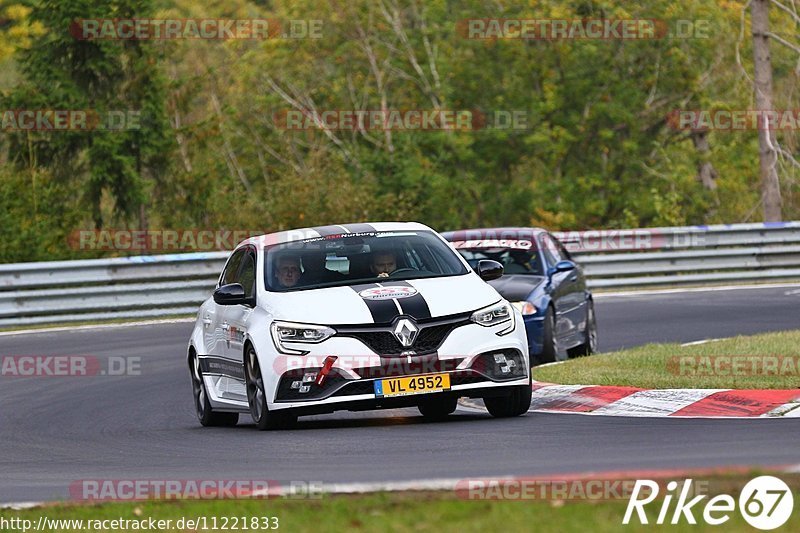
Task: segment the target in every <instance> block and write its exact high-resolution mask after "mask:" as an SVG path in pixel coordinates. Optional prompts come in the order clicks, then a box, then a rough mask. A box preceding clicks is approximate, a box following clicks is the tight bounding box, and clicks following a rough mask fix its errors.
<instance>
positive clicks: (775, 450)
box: [0, 287, 800, 502]
mask: <svg viewBox="0 0 800 533" xmlns="http://www.w3.org/2000/svg"><path fill="white" fill-rule="evenodd" d="M596 309H597V315H598V321H599V327H600V336H601V337H600V339H601V341H600V347H601V349H602V350H603V351H609V350H614V349H618V348H622V347H631V346H637V345H641V344H644V343H647V342H664V341H680V342H689V341H696V340H701V339H706V338H716V337H728V336H733V335H737V334H751V333H756V332H761V331H775V330H786V329H798V328H800V313H798V311H797V310H798V309H800V288H798V287H795V288H790V287H785V288H761V289H754V290H730V291H712V292H686V293H670V294H659V295H638V296H605V297H600V298H598V300H597V304H596ZM190 329H191V324H190V323H188V322H187V323H178V324H163V325H148V326H138V327H125V328H113V329H91V330H80V331H69V332H50V333H37V334H25V335H14V336H6V337H0V355H2V356H8V355H93V356H97V357H98V358H100V359H105V358H107V357H110V356H113V357H140V358H141V368H140V370H141V372H140V375H128V376H108V375H105V376H93V377H68V378H66V377H36V378H18V377H5V376H4V377H0V446H2V453H0V502H19V501H39V500H54V499H66V498H69V487H70V485H71V484H72V483H74V482H76V481H79V480H85V479H103V480H105V479H117V480H119V479H151V480H154V479H160V480H163V479H177V480H186V479H227V480H235V479H260V480H263V479H269V480H277V481H280V482H289V481H313V482H325V483H332V482H343V483H344V482H386V481H407V480H420V479H437V478H447V479H462V478H468V477H477V476H481V477H482V476H501V475H521V476H525V475H546V474H565V473H578V472H586V471H602V470H629V469H653V468H656V469H661V468H676V467H679V468H683V467H714V466H729V465H754V466H769V465H787V464H800V447H798V446H797V436H798V435H800V419H786V420H766V419H761V420H703V419H658V418H617V417H587V416H580V415H569V414H540V413H528V414H527V415H526V416H523V417H519V418H514V419H505V420H495V419H492V418H491V417H490V416H489V415H488V414H483V413H471V412H468V411H461V410H459V411H458V412H457V413H456V414H454V415H453V416H452V417H450V420H448V421H446V422H441V423H425V422H423V421H422V418H421V417H420V416H419V415H418V413H417V411H416V410H415V409H404V410H393V411H374V412H366V413H347V412H339V413H335V414H331V415H324V416H317V417H309V418H301V419H300V423H299V424H298V427H297V429H293V430H288V431H280V432H259V431H257V430H256V429H255V428H254V426H252V425H251V424H250V420H249V418H248V417H246V416H245V415H242V417H241V420H242V422H240V425H239V426H237V427H236V428H202V427H200V425H199V423H198V422H197V420H196V418H195V416H194V411H193V406H192V399H191V387H190V382H189V377H188V372H187V369H186V367H185V362H184V354H185V348H186V341H187V339H188V336H189V332H190ZM600 357H602V355H600ZM798 385H799V386H800V384H798Z"/></svg>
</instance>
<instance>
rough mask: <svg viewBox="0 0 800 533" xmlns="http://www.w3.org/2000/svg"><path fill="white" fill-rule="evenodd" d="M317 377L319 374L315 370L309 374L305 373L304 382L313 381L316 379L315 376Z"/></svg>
mask: <svg viewBox="0 0 800 533" xmlns="http://www.w3.org/2000/svg"><path fill="white" fill-rule="evenodd" d="M316 377H317V375H316V374H315V373H313V372H311V373H309V374H303V383H311V382H312V381H314V378H316Z"/></svg>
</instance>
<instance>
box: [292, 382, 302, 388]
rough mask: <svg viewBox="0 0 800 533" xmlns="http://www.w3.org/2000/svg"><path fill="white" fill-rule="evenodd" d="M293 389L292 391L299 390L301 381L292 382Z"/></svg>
mask: <svg viewBox="0 0 800 533" xmlns="http://www.w3.org/2000/svg"><path fill="white" fill-rule="evenodd" d="M291 388H292V389H299V388H300V382H299V381H292V386H291Z"/></svg>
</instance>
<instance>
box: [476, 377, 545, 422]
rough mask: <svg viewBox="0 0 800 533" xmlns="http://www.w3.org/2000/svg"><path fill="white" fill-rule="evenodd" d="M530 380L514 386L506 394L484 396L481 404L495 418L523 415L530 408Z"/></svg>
mask: <svg viewBox="0 0 800 533" xmlns="http://www.w3.org/2000/svg"><path fill="white" fill-rule="evenodd" d="M532 393H533V391H532V389H531V382H530V380H529V381H528V384H527V385H520V386H517V387H514V388H513V389H512V391H511V394H509V395H508V396H497V397H490V398H484V399H483V404H484V405H485V406H486V409H487V410H488V411H489V414H490V415H492V416H493V417H495V418H510V417H512V416H520V415H524V414H525V413H527V412H528V409H530V408H531V396H532Z"/></svg>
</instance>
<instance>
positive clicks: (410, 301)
mask: <svg viewBox="0 0 800 533" xmlns="http://www.w3.org/2000/svg"><path fill="white" fill-rule="evenodd" d="M381 285H385V286H387V287H413V285H411V284H410V283H409V282H407V281H403V280H398V281H387V282H385V283H384V282H381ZM397 303H399V304H400V307H401V308H402V309H403V314H406V315H410V316H413V317H414V318H415V319H416V320H425V319H428V318H431V310H430V309H429V308H428V302H426V301H425V297H424V296H422V294H421V293H420V292H417V294H415V295H414V296H411V297H409V298H398V299H397Z"/></svg>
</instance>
